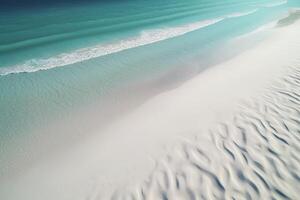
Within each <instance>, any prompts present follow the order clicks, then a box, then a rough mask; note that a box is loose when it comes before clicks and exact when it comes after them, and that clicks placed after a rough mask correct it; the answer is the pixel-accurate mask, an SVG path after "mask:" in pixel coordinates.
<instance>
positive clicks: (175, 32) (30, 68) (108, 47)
mask: <svg viewBox="0 0 300 200" xmlns="http://www.w3.org/2000/svg"><path fill="white" fill-rule="evenodd" d="M222 20H224V18H216V19H211V20H204V21H200V22H195V23H190V24H187V25H183V26H178V27H171V28H164V29H157V30H150V31H143V32H141V34H140V35H139V36H137V37H133V38H131V39H127V40H121V41H119V42H117V43H111V44H101V45H97V46H94V47H88V48H83V49H80V50H76V51H74V52H72V53H64V54H60V55H58V56H55V57H52V58H48V59H38V60H37V59H32V60H30V61H27V62H25V63H24V64H22V65H16V66H13V67H2V68H0V75H8V74H13V73H22V72H36V71H40V70H46V69H51V68H54V67H62V66H66V65H70V64H74V63H78V62H82V61H85V60H89V59H92V58H96V57H100V56H105V55H108V54H112V53H117V52H120V51H124V50H126V49H131V48H135V47H139V46H144V45H148V44H152V43H155V42H159V41H162V40H166V39H170V38H173V37H177V36H181V35H184V34H186V33H189V32H192V31H195V30H198V29H201V28H204V27H206V26H209V25H212V24H215V23H218V22H220V21H222Z"/></svg>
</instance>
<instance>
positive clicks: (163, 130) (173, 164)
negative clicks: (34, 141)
mask: <svg viewBox="0 0 300 200" xmlns="http://www.w3.org/2000/svg"><path fill="white" fill-rule="evenodd" d="M264 31H266V32H267V34H268V36H267V37H266V38H265V39H264V40H263V41H262V42H260V43H259V44H256V45H255V46H254V47H252V48H250V49H248V50H246V51H244V52H242V53H241V54H239V55H237V56H235V57H234V58H232V59H230V60H228V61H226V62H223V63H221V64H219V65H217V66H214V67H211V68H209V69H207V70H205V71H204V72H201V73H200V74H199V75H197V76H196V77H194V78H192V79H191V80H188V81H186V82H185V83H183V84H182V85H180V86H179V87H177V88H175V89H172V90H169V91H166V92H164V93H161V94H158V95H157V96H155V97H153V98H151V99H149V100H147V101H146V102H145V103H144V104H142V105H141V106H139V107H138V108H136V109H134V110H133V111H132V112H130V113H128V114H126V115H125V116H123V117H122V118H121V119H118V120H117V121H115V122H114V123H112V124H111V125H110V126H109V127H107V128H105V130H101V133H98V132H97V131H95V133H94V134H91V135H92V136H91V137H89V138H88V139H87V140H83V141H82V143H80V144H78V145H76V146H72V147H71V148H68V149H67V150H65V151H63V152H60V153H59V154H58V155H56V156H53V157H49V158H48V159H44V160H42V161H41V162H38V163H35V165H34V166H32V167H31V168H30V169H28V170H27V171H26V172H24V174H22V175H21V176H18V177H15V178H12V179H9V180H5V182H1V189H0V191H1V195H3V194H4V196H1V198H3V199H8V200H12V199H23V200H41V199H43V200H53V199H56V200H60V199H61V200H65V199H72V200H77V199H87V200H97V199H150V200H158V199H170V200H175V199H184V200H185V199H191V200H192V199H247V198H252V199H272V198H273V199H279V198H282V199H297V198H299V193H298V191H299V189H300V184H299V180H300V177H299V173H300V171H299V170H300V157H299V152H300V120H299V119H300V40H299V36H300V22H299V21H296V22H294V23H284V22H283V24H282V23H281V24H280V26H279V25H278V26H276V27H273V28H271V29H269V30H264ZM255 34H259V33H255ZM247 37H255V35H250V36H247ZM247 37H245V38H246V39H247ZM245 38H244V39H245Z"/></svg>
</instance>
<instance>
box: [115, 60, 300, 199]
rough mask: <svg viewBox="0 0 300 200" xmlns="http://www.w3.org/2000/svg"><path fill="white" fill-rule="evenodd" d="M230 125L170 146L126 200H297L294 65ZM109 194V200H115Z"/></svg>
mask: <svg viewBox="0 0 300 200" xmlns="http://www.w3.org/2000/svg"><path fill="white" fill-rule="evenodd" d="M295 65H296V66H295V67H293V68H291V69H290V70H289V73H288V74H287V75H285V76H284V77H283V78H282V79H281V80H279V81H278V82H277V83H276V84H274V86H273V87H271V88H270V91H268V92H266V94H265V95H263V96H262V97H259V98H256V99H254V100H251V101H249V102H247V103H244V104H243V105H241V106H240V110H241V111H240V112H238V113H237V114H236V115H235V116H234V118H233V120H230V121H227V122H224V123H220V124H218V125H217V126H216V127H214V128H212V129H211V130H209V131H208V132H207V133H204V134H209V135H210V139H208V140H205V139H203V138H201V137H197V138H196V139H195V140H193V141H186V142H184V143H182V144H181V145H180V146H178V147H176V148H175V150H174V152H172V153H170V154H169V155H168V156H167V157H166V158H165V159H163V160H162V161H161V162H159V164H158V166H157V167H156V169H155V170H154V172H153V173H152V174H151V176H150V177H149V179H148V180H147V181H145V182H144V183H143V184H142V185H141V186H140V188H138V189H137V191H135V192H133V193H131V194H128V195H127V198H128V199H186V200H187V199H191V200H193V199H298V198H299V192H298V191H299V189H300V176H299V169H300V157H299V153H300V95H299V94H300V60H297V62H295ZM118 195H119V194H115V196H113V198H112V199H123V198H118V197H121V196H122V195H121V196H118Z"/></svg>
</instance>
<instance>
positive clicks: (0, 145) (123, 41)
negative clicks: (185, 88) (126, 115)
mask: <svg viewBox="0 0 300 200" xmlns="http://www.w3.org/2000/svg"><path fill="white" fill-rule="evenodd" d="M295 7H300V1H299V0H288V1H287V0H151V1H150V0H113V1H100V0H99V1H97V0H94V1H79V0H77V1H70V0H69V1H51V2H50V1H33V0H32V1H29V0H27V1H26V0H25V1H22V2H16V1H7V2H5V1H4V3H3V4H0V166H1V167H0V179H1V178H2V179H5V178H7V177H9V176H11V175H16V171H18V172H20V169H19V168H20V166H18V163H25V164H26V165H27V167H30V166H31V165H32V163H34V161H35V160H38V158H39V157H42V155H43V153H44V152H42V150H39V151H40V152H35V154H36V155H35V156H32V158H31V155H27V154H26V152H34V150H32V149H31V148H34V147H33V146H34V145H36V144H35V143H34V144H33V143H32V141H39V140H44V139H43V138H47V140H48V142H49V143H47V144H48V145H49V146H47V144H45V145H46V146H45V149H46V150H45V152H46V151H47V152H48V151H50V152H52V151H53V152H54V151H56V150H58V149H59V148H60V147H61V145H62V144H65V143H66V142H70V143H72V142H75V141H76V142H78V140H79V138H82V133H83V132H89V130H90V126H89V125H90V124H89V123H94V124H97V123H98V122H86V121H85V120H84V119H82V121H81V116H80V114H78V113H81V111H82V110H84V108H86V107H91V110H93V108H95V107H94V105H100V104H101V102H102V103H103V105H102V106H100V107H99V108H98V109H99V112H100V113H101V112H103V113H102V114H101V117H102V118H103V119H102V121H103V124H104V125H105V124H106V121H105V119H110V118H114V117H115V116H118V115H119V114H120V113H122V112H123V110H126V109H130V108H128V107H130V106H136V105H138V104H139V103H141V102H142V101H144V100H145V99H146V97H145V98H144V99H143V98H142V99H141V100H140V101H139V100H136V99H138V98H139V97H138V93H147V91H149V90H150V91H151V92H149V94H147V95H148V96H147V95H146V96H147V97H149V96H151V95H154V94H156V93H158V92H159V91H156V90H155V88H159V87H161V88H163V87H164V86H165V85H168V87H169V86H170V88H172V84H173V82H174V84H175V82H176V83H177V82H180V81H184V79H185V78H188V77H191V76H194V75H196V74H199V73H201V72H202V71H203V70H205V69H206V68H209V67H210V66H213V65H214V64H215V63H217V62H221V61H222V60H225V59H227V58H229V57H230V56H233V55H234V54H235V53H237V52H236V51H238V50H232V52H231V51H226V53H227V54H228V55H227V56H226V55H225V54H220V52H222V49H225V47H226V44H228V42H229V41H232V40H234V39H236V38H239V37H241V36H243V35H247V34H251V33H253V32H255V31H257V30H261V29H264V28H268V27H270V26H272V25H273V24H274V22H275V23H276V22H277V21H278V20H279V19H281V18H282V17H284V16H286V15H287V14H288V13H289V11H290V9H292V8H295ZM223 53H224V52H223ZM222 55H223V56H222ZM141 85H142V86H141ZM165 89H166V88H165ZM145 90H147V91H145ZM123 102H127V103H128V102H134V103H132V105H131V104H130V103H128V104H130V105H128V106H125V108H123V107H122V106H120V104H122V103H123ZM108 107H111V108H108ZM95 109H96V108H95ZM119 109H120V110H119ZM74 113H77V114H78V115H77V116H76V114H74ZM120 115H121V114H120ZM73 118H75V119H74V123H77V124H78V123H79V124H80V123H81V122H82V126H81V130H80V131H78V132H76V131H74V130H72V133H68V134H67V135H66V136H58V135H57V134H58V133H61V131H62V130H64V131H65V130H66V128H63V129H62V130H58V129H59V128H57V127H56V126H53V124H55V123H56V122H60V123H61V125H60V126H63V122H64V121H65V120H69V121H72V120H73ZM91 118H93V117H91ZM44 129H47V130H51V131H48V132H47V131H45V132H43V131H40V130H44ZM67 129H68V127H67ZM70 130H71V128H70ZM45 134H48V135H45ZM57 138H59V139H58V140H57ZM32 145H33V146H32ZM39 149H42V148H41V147H39ZM29 157H30V158H29ZM21 161H22V162H21ZM3 163H5V164H3ZM14 169H15V170H14Z"/></svg>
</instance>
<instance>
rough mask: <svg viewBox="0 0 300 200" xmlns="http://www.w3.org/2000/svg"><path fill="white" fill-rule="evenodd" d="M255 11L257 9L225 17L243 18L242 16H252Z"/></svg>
mask: <svg viewBox="0 0 300 200" xmlns="http://www.w3.org/2000/svg"><path fill="white" fill-rule="evenodd" d="M257 11H258V9H254V10H251V11H248V12H237V13H233V14H229V15H227V18H235V17H243V16H247V15H250V14H253V13H255V12H257Z"/></svg>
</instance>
